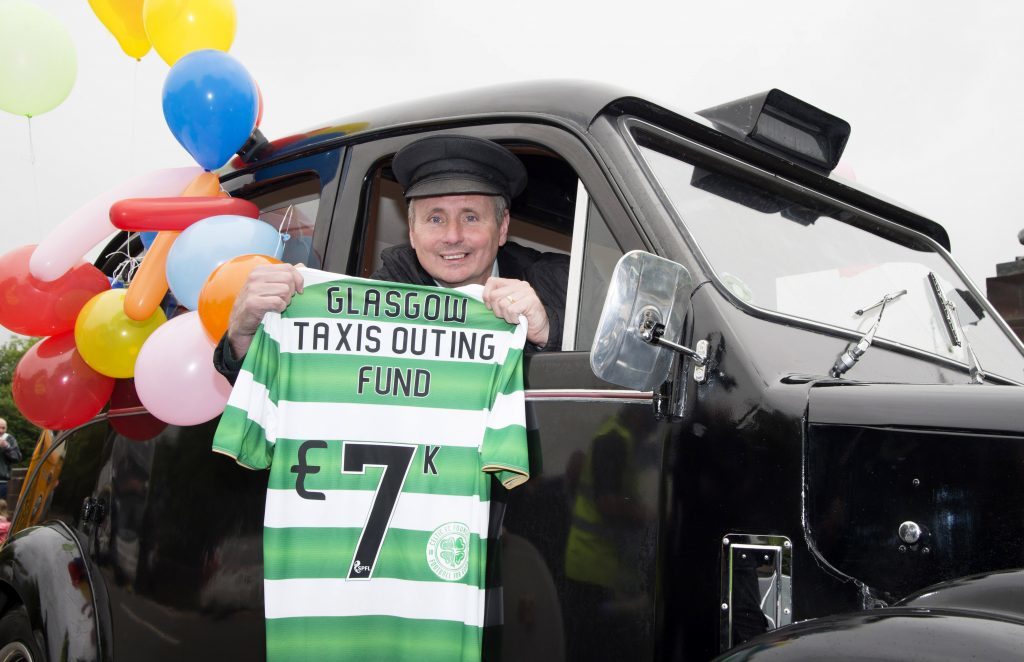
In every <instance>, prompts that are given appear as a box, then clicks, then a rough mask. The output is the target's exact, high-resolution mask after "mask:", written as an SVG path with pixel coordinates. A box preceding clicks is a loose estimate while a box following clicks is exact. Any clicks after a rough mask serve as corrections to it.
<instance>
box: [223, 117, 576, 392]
mask: <svg viewBox="0 0 1024 662" xmlns="http://www.w3.org/2000/svg"><path fill="white" fill-rule="evenodd" d="M392 170H393V171H394V173H395V176H396V177H397V179H398V182H399V183H400V184H401V185H402V187H403V188H404V189H405V198H406V200H407V201H408V203H409V244H408V245H402V246H392V247H391V248H388V249H386V250H384V251H383V252H382V253H381V260H382V262H383V265H382V266H381V267H380V268H379V269H378V270H377V271H375V272H374V273H373V274H372V275H371V276H370V277H371V278H374V279H377V280H389V281H393V282H399V283H411V284H417V285H439V286H442V287H461V286H463V285H470V284H479V285H483V286H484V293H483V299H484V303H485V304H487V307H488V308H490V309H491V310H492V311H493V312H494V314H495V316H497V317H501V318H503V319H505V320H507V321H509V322H512V323H515V322H517V321H518V319H519V315H523V316H524V317H526V320H527V325H528V331H527V336H526V340H527V343H528V349H532V350H557V349H560V348H561V341H562V315H563V313H564V311H565V296H566V283H567V281H568V275H569V258H568V257H567V256H565V255H561V254H556V253H541V252H539V251H536V250H533V249H532V248H527V247H525V246H520V245H518V244H516V243H513V242H508V241H507V240H508V225H509V212H508V208H509V204H510V202H511V200H512V198H514V197H515V196H516V195H518V194H519V193H521V192H522V190H523V188H524V187H525V186H526V168H524V167H523V164H522V162H521V161H520V160H519V159H518V158H516V156H515V155H514V154H512V152H510V151H508V150H507V149H505V148H504V147H502V146H501V145H498V144H497V143H494V142H491V141H490V140H484V139H481V138H472V137H468V136H455V135H444V136H432V137H429V138H423V139H421V140H417V141H415V142H413V143H410V144H409V145H406V146H405V147H403V148H402V149H401V150H399V151H398V153H397V154H395V158H394V161H393V162H392ZM301 291H302V276H301V275H300V274H299V272H298V271H297V270H296V269H295V267H293V266H292V265H290V264H280V265H273V266H268V267H260V268H257V269H254V270H253V272H252V274H251V275H250V276H249V280H248V281H247V282H246V284H245V286H244V287H243V288H242V290H241V292H239V295H238V298H237V299H236V300H235V305H234V308H233V309H232V311H231V318H230V322H229V326H228V331H227V333H226V334H225V335H224V338H223V339H222V340H221V343H220V345H219V346H218V348H217V351H216V353H215V354H214V363H215V365H216V366H217V369H218V370H219V371H220V372H221V373H222V374H224V375H225V376H226V377H228V379H229V380H231V381H232V382H233V381H234V378H235V377H236V376H237V375H238V371H239V369H240V368H241V363H242V357H244V356H245V353H246V352H247V351H248V349H249V345H250V344H251V342H252V338H253V335H254V334H255V333H256V329H257V328H258V327H259V323H260V320H262V319H263V315H264V314H265V313H267V312H268V311H271V310H274V311H278V312H280V311H282V310H284V308H285V307H286V306H287V305H288V303H289V302H290V301H291V298H292V295H294V294H295V293H296V292H301Z"/></svg>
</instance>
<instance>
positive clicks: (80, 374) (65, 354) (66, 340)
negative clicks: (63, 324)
mask: <svg viewBox="0 0 1024 662" xmlns="http://www.w3.org/2000/svg"><path fill="white" fill-rule="evenodd" d="M113 390H114V379H113V378H112V377H106V376H104V375H101V374H99V373H98V372H96V371H95V370H93V369H92V368H90V367H89V366H88V365H87V364H86V362H85V360H84V359H83V358H82V357H81V356H79V354H78V350H77V349H76V348H75V334H74V332H73V331H70V332H68V333H62V334H61V335H59V336H54V337H52V338H46V339H44V340H41V341H39V342H38V343H36V344H35V345H33V346H32V348H31V349H29V350H28V351H27V352H25V355H24V356H23V357H21V361H19V362H18V367H16V368H15V369H14V379H13V381H12V384H11V392H12V393H13V395H14V404H15V405H17V407H18V409H20V410H21V413H22V414H24V416H25V418H27V419H28V420H30V421H32V422H33V423H34V424H36V425H38V426H39V427H41V428H46V429H50V430H67V429H69V428H73V427H75V426H76V425H81V424H82V423H85V422H87V421H89V420H90V419H92V417H93V416H95V415H96V414H98V413H100V412H101V411H102V410H103V405H105V404H107V400H109V399H110V394H111V393H112V392H113Z"/></svg>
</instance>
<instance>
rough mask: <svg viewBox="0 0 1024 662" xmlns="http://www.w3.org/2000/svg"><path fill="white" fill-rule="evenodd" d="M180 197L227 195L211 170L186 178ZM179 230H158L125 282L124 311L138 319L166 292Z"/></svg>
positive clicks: (144, 317)
mask: <svg viewBox="0 0 1024 662" xmlns="http://www.w3.org/2000/svg"><path fill="white" fill-rule="evenodd" d="M181 195H182V197H211V196H216V195H227V194H226V193H224V192H223V191H221V190H220V178H219V177H217V175H216V174H214V173H212V172H204V173H202V174H200V175H196V178H195V179H193V180H192V181H191V182H189V185H188V186H186V187H185V190H184V191H182V192H181ZM179 234H181V233H180V232H159V233H157V235H156V239H154V240H153V245H152V246H150V247H149V251H148V252H147V253H146V257H145V258H144V259H143V260H142V264H141V265H139V270H138V271H136V272H135V275H134V276H133V277H132V282H131V284H129V285H128V294H127V296H126V297H125V300H124V314H125V315H127V316H128V317H129V318H131V319H133V320H135V321H137V322H141V321H142V320H144V319H147V318H149V316H150V315H152V314H153V311H155V310H156V309H157V307H159V306H160V302H161V301H163V298H164V295H165V294H167V254H168V253H169V252H170V250H171V245H172V244H173V243H174V240H175V239H177V238H178V235H179Z"/></svg>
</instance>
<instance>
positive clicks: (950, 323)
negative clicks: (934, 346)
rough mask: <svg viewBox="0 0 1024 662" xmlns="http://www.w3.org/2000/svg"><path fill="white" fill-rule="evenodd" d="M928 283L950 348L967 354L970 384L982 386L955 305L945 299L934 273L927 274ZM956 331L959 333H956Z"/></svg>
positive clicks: (977, 364) (975, 358)
mask: <svg viewBox="0 0 1024 662" xmlns="http://www.w3.org/2000/svg"><path fill="white" fill-rule="evenodd" d="M928 283H929V284H930V285H931V286H932V294H933V295H934V296H935V303H937V304H939V312H940V313H941V314H942V325H943V326H944V327H945V328H946V334H947V335H948V336H949V342H950V345H951V346H952V347H961V346H962V347H963V348H964V350H965V351H966V352H967V360H968V361H969V362H970V375H971V383H972V384H984V383H985V373H984V371H982V369H981V362H980V361H978V355H977V354H975V353H974V348H973V347H971V341H970V339H969V338H968V337H967V333H966V332H964V330H963V325H962V324H961V323H960V315H959V314H958V313H957V310H956V304H955V303H953V302H952V301H950V300H949V299H948V298H946V295H945V293H944V292H943V291H942V285H941V284H940V283H939V278H938V276H936V275H935V272H934V271H929V272H928ZM958 329H959V332H958V331H957V330H958ZM961 336H963V342H961V341H960V337H961Z"/></svg>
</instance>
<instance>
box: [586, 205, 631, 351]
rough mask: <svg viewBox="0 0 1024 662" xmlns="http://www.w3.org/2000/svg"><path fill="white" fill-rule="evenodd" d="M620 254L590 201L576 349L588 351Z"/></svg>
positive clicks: (605, 225)
mask: <svg viewBox="0 0 1024 662" xmlns="http://www.w3.org/2000/svg"><path fill="white" fill-rule="evenodd" d="M624 253H625V251H624V250H623V248H622V246H620V245H619V242H617V241H616V240H615V237H613V236H612V233H611V230H610V229H609V228H608V225H607V223H606V222H605V220H604V217H603V216H601V212H599V211H598V210H597V207H596V206H595V205H594V203H593V201H591V203H590V209H589V212H588V214H587V237H586V244H585V247H584V259H583V278H582V283H581V286H580V305H579V316H578V319H577V324H576V349H579V350H589V349H590V346H591V344H593V342H594V334H595V333H596V331H597V323H598V321H599V320H600V318H601V309H602V307H603V306H604V298H605V295H606V294H607V293H608V284H609V283H610V282H611V278H612V272H613V271H614V270H615V265H616V263H618V261H619V258H621V257H622V256H623V254H624Z"/></svg>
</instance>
